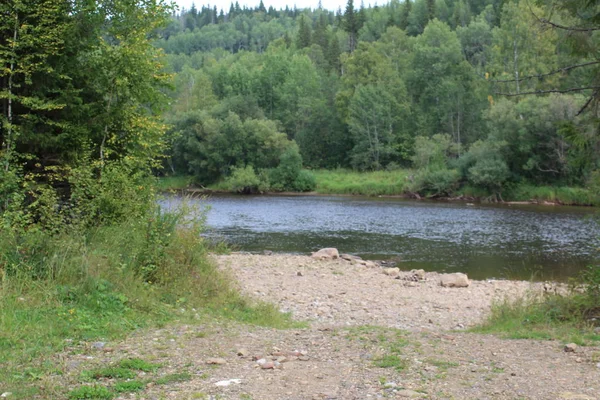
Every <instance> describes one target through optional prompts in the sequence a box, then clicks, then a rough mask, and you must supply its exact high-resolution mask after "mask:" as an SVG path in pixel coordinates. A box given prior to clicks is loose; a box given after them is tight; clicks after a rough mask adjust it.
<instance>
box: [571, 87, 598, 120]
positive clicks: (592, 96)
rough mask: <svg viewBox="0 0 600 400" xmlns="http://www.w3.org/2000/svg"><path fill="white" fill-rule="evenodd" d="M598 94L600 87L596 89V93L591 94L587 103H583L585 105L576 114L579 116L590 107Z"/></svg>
mask: <svg viewBox="0 0 600 400" xmlns="http://www.w3.org/2000/svg"><path fill="white" fill-rule="evenodd" d="M597 96H598V89H596V90H594V93H592V95H591V96H590V98H589V99H588V100H587V101H586V102H585V104H584V105H583V107H581V108H580V109H579V111H577V114H575V115H576V116H579V115H580V114H581V113H582V112H584V111H585V109H586V108H588V106H589V105H590V104H591V103H592V101H593V100H594V99H595V98H596V97H597Z"/></svg>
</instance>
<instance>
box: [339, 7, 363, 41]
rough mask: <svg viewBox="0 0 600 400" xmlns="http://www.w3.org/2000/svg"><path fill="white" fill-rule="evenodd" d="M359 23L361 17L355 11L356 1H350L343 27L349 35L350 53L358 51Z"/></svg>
mask: <svg viewBox="0 0 600 400" xmlns="http://www.w3.org/2000/svg"><path fill="white" fill-rule="evenodd" d="M359 23H360V21H359V17H358V15H357V12H356V10H355V9H354V0H348V3H347V4H346V12H345V13H344V20H343V26H344V30H345V31H346V32H347V33H348V47H349V48H350V52H353V51H354V49H356V45H357V43H356V42H357V39H358V30H359V29H360V27H359Z"/></svg>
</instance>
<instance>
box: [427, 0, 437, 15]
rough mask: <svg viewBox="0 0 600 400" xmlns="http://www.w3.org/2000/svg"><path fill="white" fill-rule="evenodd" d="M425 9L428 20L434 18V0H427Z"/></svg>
mask: <svg viewBox="0 0 600 400" xmlns="http://www.w3.org/2000/svg"><path fill="white" fill-rule="evenodd" d="M427 11H428V13H429V14H428V17H429V20H432V19H434V18H435V0H427Z"/></svg>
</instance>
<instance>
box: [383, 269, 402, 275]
mask: <svg viewBox="0 0 600 400" xmlns="http://www.w3.org/2000/svg"><path fill="white" fill-rule="evenodd" d="M383 273H384V274H386V275H387V276H398V275H400V268H384V269H383Z"/></svg>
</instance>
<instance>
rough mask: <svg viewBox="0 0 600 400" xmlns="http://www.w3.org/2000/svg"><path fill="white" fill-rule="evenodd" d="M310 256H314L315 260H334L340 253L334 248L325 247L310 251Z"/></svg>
mask: <svg viewBox="0 0 600 400" xmlns="http://www.w3.org/2000/svg"><path fill="white" fill-rule="evenodd" d="M312 258H316V259H317V260H335V259H338V258H340V253H339V252H338V249H336V248H333V247H327V248H325V249H321V250H319V251H317V252H315V253H312Z"/></svg>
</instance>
